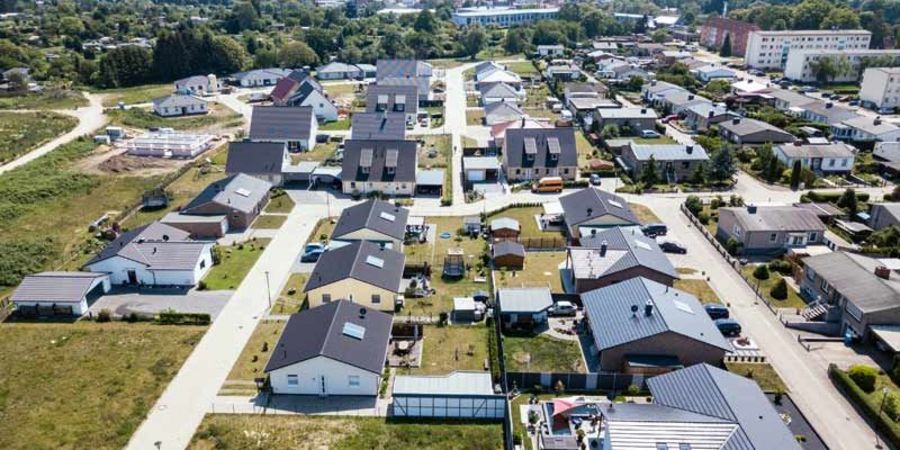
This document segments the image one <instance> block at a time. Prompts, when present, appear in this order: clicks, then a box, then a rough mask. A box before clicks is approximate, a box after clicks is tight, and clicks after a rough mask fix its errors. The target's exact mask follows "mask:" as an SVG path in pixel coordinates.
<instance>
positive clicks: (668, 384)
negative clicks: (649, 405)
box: [647, 363, 800, 450]
mask: <svg viewBox="0 0 900 450" xmlns="http://www.w3.org/2000/svg"><path fill="white" fill-rule="evenodd" d="M647 385H648V387H649V388H650V392H651V393H652V394H653V401H654V402H655V403H656V404H659V405H663V406H669V407H672V408H678V409H683V410H685V411H690V412H695V413H698V414H703V415H706V416H712V417H718V418H721V419H724V420H727V421H730V422H733V423H736V424H738V426H739V428H738V430H737V431H736V432H735V433H734V435H732V437H731V439H729V440H728V442H727V444H726V445H725V447H724V448H726V449H735V450H738V449H739V450H768V449H776V448H777V449H779V450H794V449H798V450H799V449H800V445H799V444H797V441H796V439H794V435H793V434H791V432H790V431H789V430H788V428H787V426H785V424H784V421H783V420H782V419H781V416H780V415H779V414H778V412H777V411H776V410H775V408H774V407H772V404H771V403H769V400H768V399H767V398H766V396H765V395H764V394H763V393H762V391H760V389H759V386H757V384H756V382H755V381H753V380H751V379H747V378H744V377H742V376H739V375H736V374H733V373H729V372H726V371H724V370H722V369H718V368H715V367H713V366H710V365H709V364H705V363H703V364H697V365H694V366H691V367H688V368H685V369H681V370H676V371H674V372H670V373H667V374H664V375H659V376H655V377H653V378H650V379H648V380H647Z"/></svg>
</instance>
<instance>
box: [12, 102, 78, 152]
mask: <svg viewBox="0 0 900 450" xmlns="http://www.w3.org/2000/svg"><path fill="white" fill-rule="evenodd" d="M75 125H78V119H76V118H74V117H69V116H64V115H62V114H56V113H51V112H28V113H13V112H0V164H5V163H7V162H9V161H12V160H14V159H16V158H18V157H19V156H21V155H24V154H25V153H28V152H29V151H31V149H33V148H35V147H37V146H39V145H41V144H44V143H46V142H49V141H51V140H53V139H54V138H55V137H57V136H59V135H62V134H64V133H67V132H68V131H69V130H71V129H72V128H75Z"/></svg>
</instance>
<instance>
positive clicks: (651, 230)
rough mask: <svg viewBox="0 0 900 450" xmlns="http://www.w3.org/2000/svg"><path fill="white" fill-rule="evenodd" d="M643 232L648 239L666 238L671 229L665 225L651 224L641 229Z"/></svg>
mask: <svg viewBox="0 0 900 450" xmlns="http://www.w3.org/2000/svg"><path fill="white" fill-rule="evenodd" d="M641 232H642V233H644V236H647V237H656V236H665V235H666V233H668V232H669V228H668V227H667V226H666V224H664V223H651V224H649V225H644V226H643V227H641Z"/></svg>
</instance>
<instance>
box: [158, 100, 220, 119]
mask: <svg viewBox="0 0 900 450" xmlns="http://www.w3.org/2000/svg"><path fill="white" fill-rule="evenodd" d="M153 112H155V113H156V115H158V116H162V117H175V116H185V115H190V114H206V113H207V112H209V109H208V108H207V107H206V102H199V101H198V102H196V103H191V104H189V105H184V106H165V104H162V105H153Z"/></svg>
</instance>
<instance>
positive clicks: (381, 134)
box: [350, 111, 406, 141]
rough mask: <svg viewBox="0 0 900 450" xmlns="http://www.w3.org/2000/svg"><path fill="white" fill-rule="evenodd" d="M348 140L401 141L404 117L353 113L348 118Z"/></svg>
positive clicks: (382, 113) (380, 113)
mask: <svg viewBox="0 0 900 450" xmlns="http://www.w3.org/2000/svg"><path fill="white" fill-rule="evenodd" d="M350 139H359V140H387V141H402V140H404V139H406V115H405V114H404V113H395V112H387V111H385V112H355V113H353V116H352V117H351V118H350Z"/></svg>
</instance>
